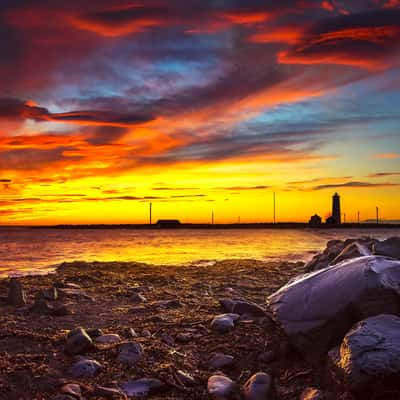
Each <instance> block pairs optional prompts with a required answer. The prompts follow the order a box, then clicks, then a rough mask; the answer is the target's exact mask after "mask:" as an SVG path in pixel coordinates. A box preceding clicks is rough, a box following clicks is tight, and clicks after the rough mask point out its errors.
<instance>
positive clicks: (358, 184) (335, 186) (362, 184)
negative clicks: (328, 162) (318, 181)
mask: <svg viewBox="0 0 400 400" xmlns="http://www.w3.org/2000/svg"><path fill="white" fill-rule="evenodd" d="M397 186H400V184H397V183H371V182H345V183H336V184H328V185H318V186H314V187H313V188H312V190H324V189H338V188H379V187H397Z"/></svg>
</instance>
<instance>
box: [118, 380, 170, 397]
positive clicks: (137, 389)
mask: <svg viewBox="0 0 400 400" xmlns="http://www.w3.org/2000/svg"><path fill="white" fill-rule="evenodd" d="M119 386H120V388H121V390H122V392H123V393H124V394H126V395H127V396H128V397H140V396H149V395H152V394H155V393H158V392H160V391H162V390H163V389H164V388H165V387H166V385H165V384H164V382H161V381H160V380H158V379H155V378H142V379H136V380H134V381H128V382H123V383H121V384H120V385H119Z"/></svg>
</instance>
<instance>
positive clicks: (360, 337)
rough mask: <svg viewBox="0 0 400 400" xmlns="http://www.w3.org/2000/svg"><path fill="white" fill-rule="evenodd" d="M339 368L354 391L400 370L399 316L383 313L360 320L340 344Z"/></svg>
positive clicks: (394, 374)
mask: <svg viewBox="0 0 400 400" xmlns="http://www.w3.org/2000/svg"><path fill="white" fill-rule="evenodd" d="M336 367H337V369H338V371H339V373H341V374H342V375H343V377H344V380H345V382H346V383H347V384H348V385H349V387H350V389H352V390H357V391H358V390H360V389H363V388H365V387H366V386H367V385H368V384H374V383H375V382H377V381H380V382H382V381H384V380H385V379H391V378H392V379H398V374H399V373H400V318H399V317H397V316H395V315H388V314H382V315H377V316H374V317H370V318H367V319H365V320H363V321H360V322H359V323H357V324H356V325H355V326H354V327H353V329H351V330H350V332H348V333H347V335H346V336H345V338H344V339H343V342H342V344H341V346H340V358H339V360H338V361H337V362H336Z"/></svg>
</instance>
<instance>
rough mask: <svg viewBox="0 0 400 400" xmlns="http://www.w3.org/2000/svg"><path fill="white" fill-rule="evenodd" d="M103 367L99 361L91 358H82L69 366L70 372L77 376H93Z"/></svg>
mask: <svg viewBox="0 0 400 400" xmlns="http://www.w3.org/2000/svg"><path fill="white" fill-rule="evenodd" d="M101 368H102V366H101V364H100V363H99V362H98V361H96V360H93V359H91V358H82V359H80V360H78V361H77V362H76V363H75V364H73V365H72V366H71V367H70V368H69V370H68V373H69V374H70V375H72V376H74V377H75V378H86V377H93V376H95V375H96V374H97V373H98V372H99V371H100V369H101Z"/></svg>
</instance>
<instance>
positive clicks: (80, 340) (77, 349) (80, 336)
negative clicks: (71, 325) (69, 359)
mask: <svg viewBox="0 0 400 400" xmlns="http://www.w3.org/2000/svg"><path fill="white" fill-rule="evenodd" d="M92 346H93V342H92V339H91V338H90V336H89V335H88V334H87V333H86V331H85V330H84V329H82V328H78V330H75V332H74V334H72V335H71V333H70V335H69V337H68V340H67V343H66V345H65V350H66V351H67V353H69V354H72V355H75V354H81V353H84V352H85V351H86V350H88V349H90V348H91V347H92Z"/></svg>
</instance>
